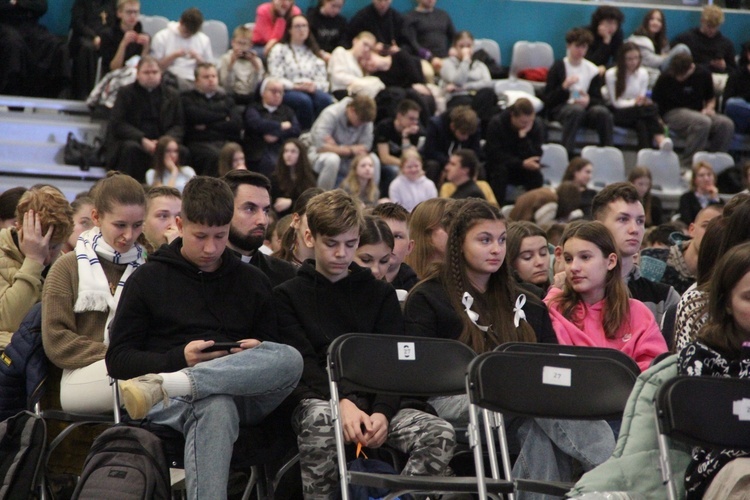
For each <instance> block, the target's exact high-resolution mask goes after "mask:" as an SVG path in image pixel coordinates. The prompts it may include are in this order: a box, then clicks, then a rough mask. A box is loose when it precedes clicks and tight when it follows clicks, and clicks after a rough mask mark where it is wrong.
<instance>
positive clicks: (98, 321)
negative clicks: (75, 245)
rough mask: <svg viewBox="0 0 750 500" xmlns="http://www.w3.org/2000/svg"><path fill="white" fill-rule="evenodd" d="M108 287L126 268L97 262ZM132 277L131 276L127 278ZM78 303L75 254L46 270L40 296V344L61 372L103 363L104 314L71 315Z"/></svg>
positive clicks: (96, 312) (70, 253)
mask: <svg viewBox="0 0 750 500" xmlns="http://www.w3.org/2000/svg"><path fill="white" fill-rule="evenodd" d="M100 262H101V265H102V269H103V270H104V275H105V276H106V277H107V281H108V282H109V283H115V284H116V283H118V282H119V281H120V278H121V277H122V275H123V273H124V272H125V268H126V267H127V265H125V264H113V263H111V262H109V261H107V260H105V259H101V260H100ZM131 276H132V275H131ZM76 300H78V260H77V259H76V254H75V252H69V253H67V254H65V255H63V256H62V257H60V258H59V259H58V260H57V262H55V264H54V265H53V266H52V269H50V271H49V274H48V275H47V279H46V281H45V283H44V291H43V293H42V341H43V342H44V352H45V353H46V354H47V357H48V358H49V360H50V361H52V363H54V364H55V365H56V366H58V367H59V368H62V369H64V370H74V369H77V368H83V367H85V366H89V365H90V364H92V363H94V362H96V361H99V360H101V359H104V353H105V352H106V350H107V346H106V345H105V344H104V327H105V325H106V323H107V316H108V313H107V312H103V311H86V312H82V313H75V312H73V306H74V305H75V303H76Z"/></svg>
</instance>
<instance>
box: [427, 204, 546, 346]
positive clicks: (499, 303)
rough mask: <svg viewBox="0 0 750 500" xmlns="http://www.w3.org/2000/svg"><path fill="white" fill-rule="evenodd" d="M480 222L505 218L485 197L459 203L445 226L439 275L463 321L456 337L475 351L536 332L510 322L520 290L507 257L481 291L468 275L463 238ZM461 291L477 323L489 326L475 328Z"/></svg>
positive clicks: (532, 336) (533, 338)
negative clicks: (467, 297) (469, 300)
mask: <svg viewBox="0 0 750 500" xmlns="http://www.w3.org/2000/svg"><path fill="white" fill-rule="evenodd" d="M483 221H499V222H502V223H503V224H505V217H504V216H503V214H502V213H501V212H500V209H498V208H497V207H493V206H492V205H490V204H489V203H487V202H486V201H484V200H476V199H470V200H467V201H465V202H464V203H463V204H462V205H461V208H460V209H459V210H458V212H457V213H456V214H455V217H454V218H453V222H452V223H451V225H450V227H449V229H448V245H447V248H446V252H445V261H444V262H443V264H442V265H441V266H440V274H439V276H440V281H441V282H442V284H443V286H444V287H445V289H446V291H447V292H448V296H449V297H450V302H451V305H452V306H453V309H454V310H455V311H456V313H457V314H458V315H459V317H460V318H461V321H462V323H463V330H462V331H461V335H460V336H459V340H460V341H461V342H463V343H465V344H466V345H468V346H469V347H471V348H472V349H474V351H475V352H477V353H482V352H487V351H491V350H492V349H494V348H495V347H497V346H499V345H500V344H503V343H505V342H514V341H520V342H535V341H536V334H535V333H534V330H533V329H532V327H531V325H529V324H528V323H527V322H526V321H522V322H521V323H520V324H519V326H518V328H516V327H515V325H514V324H513V306H514V303H515V302H514V301H515V298H516V296H517V295H518V293H519V290H518V289H517V286H516V282H515V280H514V279H513V278H512V277H511V275H510V271H509V269H508V268H509V264H508V259H504V260H503V263H502V265H501V266H500V269H498V270H497V271H496V272H494V273H492V274H491V275H490V278H489V281H488V283H487V290H486V291H484V292H482V291H480V290H478V289H477V288H476V287H475V286H474V285H473V284H472V283H471V280H470V279H469V277H468V275H467V272H466V269H467V267H468V264H467V262H466V257H465V256H464V240H465V239H466V235H467V233H468V232H469V230H470V229H471V228H472V227H474V226H476V225H477V224H479V223H480V222H483ZM464 292H468V293H469V294H470V295H471V296H472V297H473V299H474V304H473V305H472V309H473V310H474V311H475V312H477V313H478V314H479V321H478V322H479V323H481V324H482V325H489V326H490V328H489V329H488V330H487V331H486V332H483V331H481V330H480V329H479V328H477V326H476V325H475V324H474V323H473V322H472V321H471V319H470V318H469V317H468V315H467V314H466V312H465V307H464V305H463V303H462V299H463V295H464ZM532 300H533V299H532Z"/></svg>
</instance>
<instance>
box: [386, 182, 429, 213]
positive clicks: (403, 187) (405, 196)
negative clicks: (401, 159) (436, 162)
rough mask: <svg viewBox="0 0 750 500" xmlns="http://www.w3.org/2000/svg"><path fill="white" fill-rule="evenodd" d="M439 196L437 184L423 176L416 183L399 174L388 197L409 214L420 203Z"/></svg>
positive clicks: (389, 188)
mask: <svg viewBox="0 0 750 500" xmlns="http://www.w3.org/2000/svg"><path fill="white" fill-rule="evenodd" d="M437 195H438V191H437V188H436V187H435V183H434V182H432V181H431V180H430V179H428V178H427V176H426V175H423V176H422V177H420V178H419V179H417V180H415V181H411V180H409V179H407V178H406V177H405V176H404V175H401V174H399V175H398V176H397V177H396V178H395V179H393V181H392V182H391V184H390V186H388V197H389V198H390V199H391V201H393V202H394V203H398V204H399V205H401V206H402V207H404V208H405V209H407V210H408V211H409V212H411V211H412V210H414V207H416V206H417V205H418V204H419V203H421V202H423V201H425V200H429V199H430V198H436V197H437Z"/></svg>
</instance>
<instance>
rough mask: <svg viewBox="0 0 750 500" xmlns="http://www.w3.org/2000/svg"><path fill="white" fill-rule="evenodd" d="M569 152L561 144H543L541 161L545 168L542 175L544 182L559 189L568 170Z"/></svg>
mask: <svg viewBox="0 0 750 500" xmlns="http://www.w3.org/2000/svg"><path fill="white" fill-rule="evenodd" d="M569 162H570V161H569V159H568V150H567V149H565V148H564V147H563V146H562V145H560V144H552V143H551V144H542V158H541V159H540V160H539V163H541V164H542V165H543V166H544V167H543V168H542V175H544V182H545V183H546V184H549V185H551V186H552V187H557V186H558V185H559V184H560V183H561V182H562V178H563V174H565V169H566V168H568V163H569Z"/></svg>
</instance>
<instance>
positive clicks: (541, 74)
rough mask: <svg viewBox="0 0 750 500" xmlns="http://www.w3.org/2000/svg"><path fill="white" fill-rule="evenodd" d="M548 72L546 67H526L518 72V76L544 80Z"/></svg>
mask: <svg viewBox="0 0 750 500" xmlns="http://www.w3.org/2000/svg"><path fill="white" fill-rule="evenodd" d="M548 72H549V69H548V68H526V69H522V70H521V71H519V72H518V78H522V79H524V80H531V81H532V82H546V81H547V73H548Z"/></svg>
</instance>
